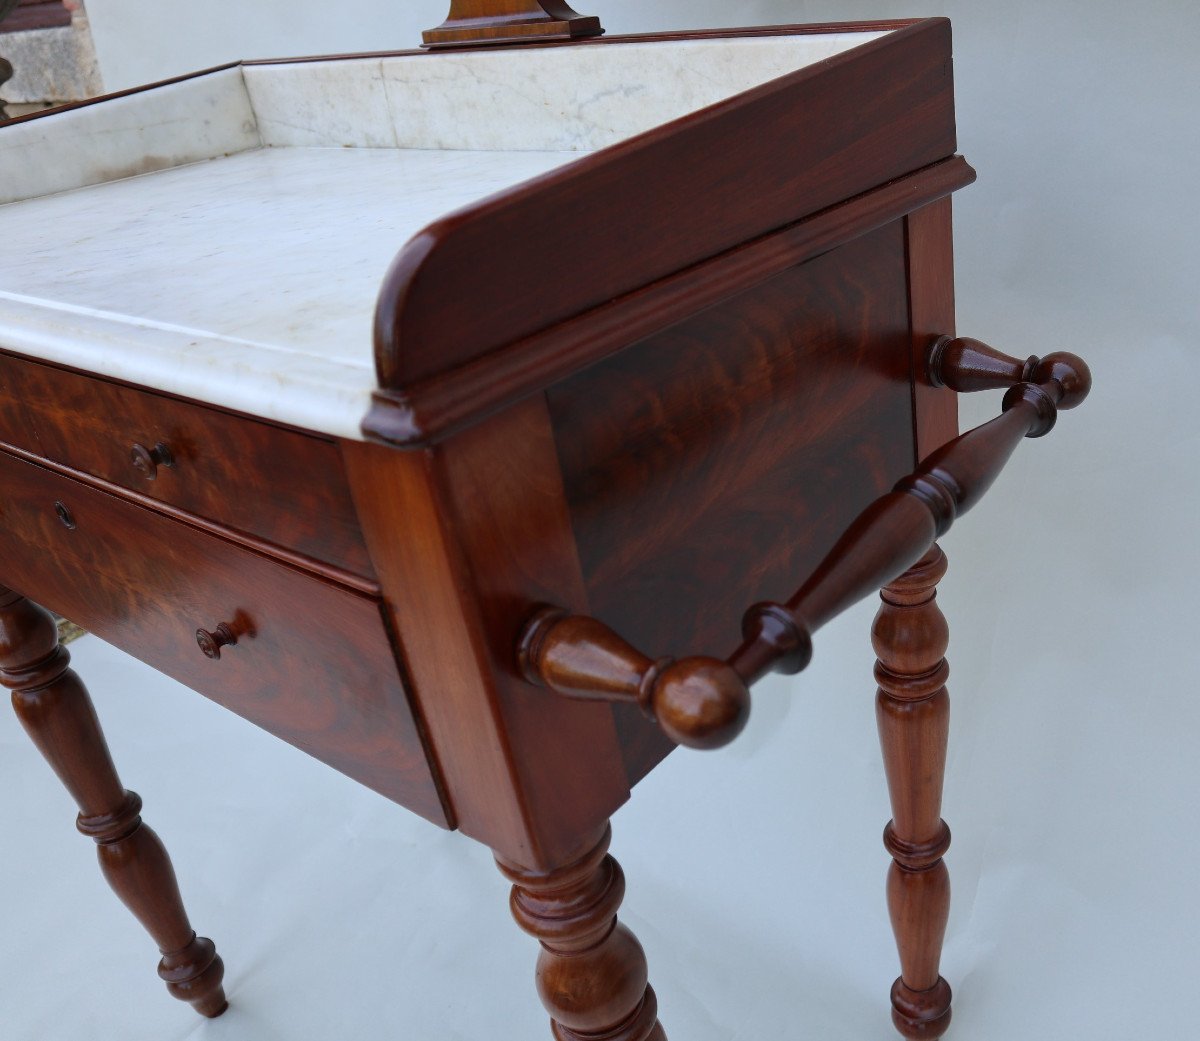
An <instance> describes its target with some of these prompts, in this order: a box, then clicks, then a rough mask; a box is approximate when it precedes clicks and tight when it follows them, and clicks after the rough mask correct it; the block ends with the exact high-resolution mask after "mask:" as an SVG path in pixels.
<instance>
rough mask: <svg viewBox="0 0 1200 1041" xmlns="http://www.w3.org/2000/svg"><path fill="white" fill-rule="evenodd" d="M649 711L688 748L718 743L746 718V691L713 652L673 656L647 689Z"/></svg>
mask: <svg viewBox="0 0 1200 1041" xmlns="http://www.w3.org/2000/svg"><path fill="white" fill-rule="evenodd" d="M647 707H648V708H649V710H650V713H651V714H652V715H653V716H654V718H655V719H656V720H657V721H658V725H659V726H660V727H662V729H663V732H664V733H665V734H666V735H667V737H669V738H670V739H671V740H672V741H674V742H676V743H677V744H680V745H686V746H687V747H689V748H720V747H721V746H722V745H727V744H729V742H730V741H732V740H733V739H734V738H735V737H737V736H738V734H740V733H741V732H742V730H743V728H744V727H745V726H746V721H747V720H748V719H749V718H750V692H749V691H748V690H747V689H746V684H745V683H744V682H743V681H742V678H741V676H739V675H738V674H737V673H736V672H735V671H734V670H733V669H732V668H730V667H729V666H728V665H727V664H726V663H725V662H723V661H719V660H717V659H716V658H685V659H684V660H683V661H677V662H672V663H671V664H670V665H668V666H667V667H666V668H664V669H663V670H662V671H661V672H660V673H659V674H658V676H657V677H656V679H655V681H654V683H653V686H652V687H651V690H650V695H649V705H648V706H647Z"/></svg>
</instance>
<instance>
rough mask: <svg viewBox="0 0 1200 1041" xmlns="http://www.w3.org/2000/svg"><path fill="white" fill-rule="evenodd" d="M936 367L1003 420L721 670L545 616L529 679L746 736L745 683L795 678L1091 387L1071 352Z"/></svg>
mask: <svg viewBox="0 0 1200 1041" xmlns="http://www.w3.org/2000/svg"><path fill="white" fill-rule="evenodd" d="M928 363H929V372H930V377H931V379H932V380H933V381H934V382H935V383H936V384H937V385H939V386H947V387H951V388H953V389H955V390H963V391H970V390H983V389H988V388H1000V387H1008V391H1007V393H1006V394H1005V395H1004V401H1003V406H1002V408H1003V411H1002V412H1001V414H1000V415H999V416H997V417H996V418H995V419H993V420H991V421H990V422H987V423H984V424H983V425H982V426H978V427H976V428H975V429H974V430H970V431H968V432H967V433H965V434H962V435H960V436H959V437H957V438H956V439H955V440H953V441H951V442H950V443H949V444H946V445H944V446H943V447H942V448H940V449H939V450H938V451H936V452H934V453H933V454H932V455H930V456H929V457H928V458H927V459H925V461H924V462H922V463H921V465H920V466H918V467H917V469H916V470H915V471H914V472H913V473H912V474H910V475H909V476H907V477H905V478H903V479H902V480H901V481H899V482H898V483H897V484H896V486H895V488H894V489H893V490H892V491H890V492H888V493H887V494H886V495H883V496H881V497H880V498H878V499H876V500H875V501H874V502H873V503H872V504H871V505H870V506H868V507H867V508H866V509H865V510H864V511H863V512H862V513H861V514H859V516H858V518H857V519H856V520H855V521H854V522H853V523H852V524H851V525H850V527H849V528H847V530H846V532H845V533H844V534H843V535H842V537H841V538H840V539H839V540H838V542H837V544H836V545H835V546H834V547H833V549H832V550H831V551H830V552H829V554H828V555H827V556H826V557H825V559H824V560H823V561H822V562H821V563H820V564H819V565H818V566H817V568H816V570H815V571H814V572H813V573H812V575H811V576H809V578H808V580H807V581H806V582H805V583H804V585H802V586H801V587H800V589H799V590H798V591H797V592H796V594H795V595H794V596H793V597H792V598H791V599H789V600H788V601H787V603H785V604H779V603H759V604H755V605H754V606H752V607H751V608H750V609H749V610H748V611H747V612H746V613H745V615H744V616H743V619H742V633H743V641H742V643H741V645H740V646H739V647H738V648H737V650H735V651H734V652H733V654H731V655H730V656H729V657H728V658H727V659H725V660H721V659H717V658H708V657H692V658H684V659H682V660H680V661H675V660H673V659H670V658H664V659H660V660H659V661H653V660H651V659H650V658H649V657H647V656H646V655H644V654H642V653H641V652H640V651H638V650H636V649H635V648H633V647H632V646H630V645H629V644H628V643H626V642H625V641H624V640H623V639H622V638H621V637H620V636H618V635H617V634H616V633H614V632H613V631H612V630H611V629H609V628H608V627H607V626H605V625H604V624H603V623H602V622H599V621H597V620H596V619H593V618H585V617H581V616H578V615H571V614H568V613H567V612H565V611H561V610H558V609H556V608H552V607H542V608H539V609H538V610H537V611H536V612H535V613H534V615H533V617H532V618H531V619H530V620H529V621H528V622H527V623H526V625H525V628H524V630H523V632H522V635H521V638H520V640H519V644H518V650H517V658H518V666H519V668H520V670H521V673H522V674H523V675H524V676H525V677H526V678H527V679H528V680H529V681H530V682H533V683H539V684H541V685H543V686H545V687H547V688H549V689H550V690H552V691H554V692H555V693H556V694H561V695H564V696H566V697H572V698H582V699H589V700H604V701H623V702H630V703H633V704H637V705H639V706H640V707H641V709H642V710H643V711H644V712H645V713H646V714H647V715H648V716H650V718H652V719H654V720H655V721H656V722H657V723H658V725H659V726H660V727H661V728H662V729H663V731H664V732H665V733H666V734H667V736H668V737H670V738H671V740H673V741H675V742H676V743H677V744H681V745H688V746H690V747H693V748H717V747H720V746H721V745H725V744H728V743H729V742H730V741H732V740H733V739H734V738H735V737H737V735H738V734H739V733H740V732H741V730H742V728H743V727H744V726H745V725H746V720H747V718H748V716H749V711H750V695H749V692H748V689H747V688H748V687H749V686H750V685H751V684H753V683H755V682H756V681H757V680H759V679H761V678H762V677H763V676H765V675H767V674H768V673H770V672H783V673H797V672H800V671H801V670H802V669H803V668H804V667H805V666H806V665H807V664H808V662H809V660H810V658H811V656H812V634H813V633H814V632H816V630H817V629H819V628H820V627H821V626H823V625H824V624H825V623H826V622H829V621H830V620H831V619H833V618H834V617H836V616H837V615H839V614H841V613H842V612H843V611H845V610H846V609H847V608H849V607H850V606H852V605H853V604H855V603H857V602H858V601H859V600H861V599H863V598H864V597H866V596H869V595H871V594H872V593H874V592H876V591H878V590H879V589H880V588H881V587H883V586H886V585H887V584H888V583H889V582H892V581H893V580H895V579H896V578H897V576H899V575H901V574H903V573H904V572H905V571H907V570H908V569H909V568H910V567H912V566H913V565H914V564H916V563H917V562H918V561H920V560H921V559H922V557H923V556H924V555H925V554H926V552H927V551H928V550H929V549H930V548H931V547H932V546H933V544H934V542H935V540H936V539H938V538H940V537H941V536H942V535H944V534H945V533H946V532H947V531H948V530H949V529H950V526H951V525H952V524H953V523H954V520H955V519H956V518H957V517H958V516H960V515H961V514H963V513H966V512H967V510H969V509H971V507H972V506H974V505H975V504H976V503H977V502H979V500H980V499H981V498H982V497H983V495H984V493H985V492H986V491H987V490H988V488H989V487H990V486H991V485H992V483H993V481H995V479H996V477H997V476H999V474H1000V471H1001V470H1002V469H1003V468H1004V464H1005V463H1006V462H1007V461H1008V459H1009V457H1010V456H1011V455H1012V453H1013V450H1014V449H1015V448H1016V446H1017V445H1018V444H1019V443H1020V442H1021V440H1022V439H1023V438H1026V437H1041V436H1042V435H1043V434H1046V433H1048V432H1049V431H1050V429H1051V428H1052V427H1053V426H1054V422H1055V419H1056V417H1057V415H1058V410H1059V409H1070V408H1075V407H1076V406H1077V405H1079V404H1080V403H1081V402H1082V401H1083V400H1084V398H1085V397H1087V394H1088V391H1089V390H1090V389H1091V373H1090V372H1089V371H1088V367H1087V365H1086V364H1085V363H1084V362H1083V361H1082V360H1081V359H1079V358H1077V357H1076V356H1075V355H1073V354H1065V353H1059V354H1051V355H1048V356H1046V357H1045V358H1042V359H1038V358H1031V359H1029V360H1028V361H1026V362H1021V361H1019V360H1017V359H1015V358H1010V357H1008V356H1007V355H1003V354H1001V353H1000V352H999V351H995V350H993V349H992V348H991V347H988V346H987V345H986V344H982V343H980V342H979V341H977V340H968V339H959V340H951V339H948V338H946V337H942V338H940V339H938V340H937V341H936V342H935V343H934V344H933V345H932V348H931V350H930V354H929V359H928ZM1035 381H1036V382H1035Z"/></svg>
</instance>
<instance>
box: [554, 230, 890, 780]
mask: <svg viewBox="0 0 1200 1041" xmlns="http://www.w3.org/2000/svg"><path fill="white" fill-rule="evenodd" d="M903 247H904V242H903V234H902V229H901V226H900V224H899V223H898V222H895V223H893V224H891V225H889V226H887V227H885V228H882V229H879V230H877V231H874V232H872V233H871V234H869V235H865V236H862V237H861V238H859V239H857V240H855V241H854V242H852V243H850V244H849V245H846V246H843V247H841V248H840V249H838V250H835V251H833V252H831V253H828V254H825V255H824V256H822V257H819V258H817V259H816V260H813V261H811V262H809V263H807V264H804V265H802V266H799V267H796V268H793V269H791V270H790V271H788V272H785V273H784V274H782V275H780V276H778V277H776V278H775V279H773V280H770V281H768V282H766V283H764V284H763V285H761V286H759V287H757V288H756V289H754V290H752V291H750V292H748V293H745V294H741V295H739V296H738V297H736V298H735V299H733V300H730V301H729V302H727V303H726V304H724V305H722V306H721V307H717V308H712V309H710V310H708V311H706V312H704V313H702V314H700V315H697V316H695V317H694V318H692V319H690V320H689V321H687V322H683V323H680V324H678V325H677V326H675V327H674V328H673V329H671V330H668V331H667V332H665V333H662V334H660V335H658V336H655V337H651V338H649V339H647V340H646V341H644V342H643V343H642V344H640V345H638V346H637V347H634V348H632V349H630V350H628V351H625V352H623V353H622V354H620V355H618V356H616V357H614V358H611V359H609V360H608V361H606V362H603V363H601V364H599V365H596V366H594V367H593V368H591V369H589V370H588V371H587V372H584V373H581V374H580V375H579V376H577V377H575V378H573V379H570V380H567V381H565V382H563V383H561V384H560V385H559V386H557V387H555V388H553V389H552V390H551V391H550V393H549V395H548V400H549V402H550V409H551V415H552V416H553V420H554V427H555V437H556V440H557V443H558V452H559V457H560V459H561V460H562V469H563V475H564V482H565V486H566V493H567V499H568V502H569V503H570V507H571V523H572V526H573V529H574V532H575V535H576V538H577V540H578V545H579V555H580V560H581V563H582V565H583V572H584V577H585V581H586V583H587V596H588V600H589V601H590V602H591V612H590V613H591V614H592V616H593V617H595V618H597V619H599V620H600V621H602V622H604V623H605V624H606V625H608V626H609V627H610V628H612V629H613V630H615V631H616V632H618V633H620V634H621V635H622V636H623V637H625V638H626V639H628V640H629V641H630V642H632V643H633V644H634V645H635V646H637V647H638V648H640V649H641V650H642V651H644V652H645V653H646V654H648V655H649V656H650V657H651V658H658V657H662V656H664V655H668V654H670V655H675V656H678V657H685V656H688V655H694V654H710V653H712V652H713V650H714V648H720V649H721V650H722V651H723V650H724V649H726V648H728V647H729V646H730V644H731V643H732V642H733V641H734V639H736V636H737V634H738V633H739V632H740V631H741V629H740V621H741V613H742V611H743V610H744V609H745V608H746V606H747V605H748V604H751V603H754V602H755V601H758V600H763V599H777V598H783V597H786V596H787V595H788V594H789V593H790V592H791V591H792V589H794V586H795V582H796V580H797V578H798V577H799V576H803V575H805V574H808V573H809V572H810V571H811V570H812V569H813V568H814V567H815V566H816V564H817V562H818V561H819V560H820V558H821V556H822V554H823V553H824V552H825V551H826V550H827V549H828V548H829V547H830V546H832V545H833V543H834V541H835V540H836V539H837V537H838V536H839V535H840V534H841V533H842V531H843V530H844V529H845V527H846V526H847V525H848V524H849V523H850V521H851V520H852V519H853V517H854V515H855V514H856V513H857V512H858V511H859V510H860V509H862V508H863V507H864V506H866V505H867V504H868V503H869V502H871V501H872V500H873V499H874V498H875V497H876V496H877V495H879V494H880V493H882V492H884V491H886V490H887V489H888V488H889V487H890V486H891V485H892V484H893V483H894V482H895V481H896V480H897V479H898V478H899V477H901V476H902V475H904V474H905V473H907V472H908V471H909V470H910V469H911V466H912V463H911V454H912V414H911V406H912V400H911V390H910V386H909V358H908V354H909V342H910V334H909V325H908V303H907V298H906V286H905V277H904V248H903ZM550 602H555V601H553V600H551V601H550ZM559 606H564V607H566V606H570V605H568V604H563V603H559ZM614 712H615V713H616V716H617V719H618V725H619V726H620V728H621V734H622V741H623V743H624V745H625V754H626V763H627V767H628V769H629V775H630V781H631V783H633V782H636V781H637V780H638V779H640V778H641V777H642V776H644V775H645V773H646V772H648V771H649V769H650V768H651V767H652V766H653V765H654V763H656V762H658V761H659V760H660V759H661V758H662V757H663V756H664V755H666V754H667V752H669V751H670V750H671V748H673V747H674V746H673V745H672V744H671V743H670V742H668V741H667V740H666V739H665V738H664V737H663V736H662V735H661V733H660V732H659V731H658V729H657V728H656V727H655V726H654V725H653V724H652V723H651V722H650V721H649V720H647V719H646V718H645V717H644V716H643V715H642V713H641V712H640V711H638V710H637V709H628V708H622V707H619V706H618V707H616V708H615V709H614Z"/></svg>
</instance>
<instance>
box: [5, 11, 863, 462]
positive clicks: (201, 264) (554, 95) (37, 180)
mask: <svg viewBox="0 0 1200 1041" xmlns="http://www.w3.org/2000/svg"><path fill="white" fill-rule="evenodd" d="M879 35H880V34H879V33H835V34H825V35H801V36H780V37H765V38H741V39H730V40H705V41H689V42H683V43H671V44H662V43H632V44H622V45H617V46H597V47H580V48H545V49H535V50H531V51H527V52H521V51H517V50H506V51H503V52H470V53H467V52H463V53H457V54H443V55H417V56H407V57H404V56H401V57H393V58H378V57H376V58H364V59H346V60H337V61H323V62H296V63H291V64H279V65H247V66H244V67H237V68H232V69H228V70H224V71H221V72H218V73H213V74H209V75H206V76H201V77H196V78H193V79H190V80H186V81H183V82H180V83H175V84H170V85H166V86H163V87H159V88H155V89H154V90H150V91H144V92H141V93H136V94H132V95H129V96H126V97H121V98H116V99H112V100H109V101H105V102H102V103H100V104H97V105H92V106H88V107H85V108H81V109H76V110H72V111H68V112H64V113H61V114H56V115H51V116H48V117H45V118H42V119H37V120H32V121H30V122H26V123H21V124H14V125H12V126H10V127H0V347H6V348H8V349H12V350H16V351H19V352H21V353H25V354H29V355H32V356H35V357H39V358H44V359H46V360H50V361H55V362H59V363H62V364H66V365H70V366H73V367H76V368H80V369H83V370H86V371H92V372H97V373H101V374H104V375H108V376H113V377H117V378H120V379H125V380H129V381H130V382H133V383H137V384H141V385H144V386H149V387H154V388H157V389H161V390H165V391H170V392H174V393H177V394H181V395H184V396H186V397H191V398H196V399H198V400H202V401H208V402H211V403H213V404H217V405H222V406H225V407H229V408H234V409H238V410H240V411H243V412H248V413H250V414H253V415H258V416H262V417H264V418H268V419H275V420H279V421H281V422H286V423H291V424H294V425H296V426H300V427H304V428H307V429H312V430H317V431H321V432H324V433H329V434H335V435H338V436H342V437H350V438H358V437H361V433H360V431H359V424H360V423H361V421H362V419H363V417H364V416H365V414H366V412H367V409H368V407H369V404H370V395H371V392H372V390H373V389H374V388H375V371H374V360H373V351H372V336H371V328H372V320H373V314H374V308H375V301H376V297H377V294H378V291H379V287H380V283H381V280H382V278H383V275H384V272H385V271H386V270H387V267H388V265H389V263H390V262H391V260H392V258H393V257H394V256H395V255H396V253H397V252H398V251H399V249H400V248H401V247H402V246H403V245H404V243H405V242H406V241H407V240H408V239H409V238H411V237H412V236H413V235H414V234H415V233H417V232H418V231H420V230H421V229H422V228H423V227H425V226H426V225H428V224H429V223H431V222H432V221H433V220H435V219H437V218H438V217H441V216H443V215H445V214H446V213H448V212H450V211H452V210H455V209H459V208H461V207H463V206H466V205H469V204H471V203H473V202H475V201H477V200H479V199H481V198H483V197H485V196H487V195H490V194H492V193H494V192H496V191H499V190H502V189H504V188H507V187H510V186H512V185H514V184H517V183H520V182H522V181H525V180H527V179H529V178H531V177H535V176H537V175H539V174H542V173H545V172H546V171H548V170H551V169H553V168H555V167H557V166H560V165H562V164H564V163H567V162H570V161H572V160H574V159H577V158H579V157H580V155H581V154H584V153H587V152H589V151H592V150H595V149H600V148H604V147H607V146H609V145H611V144H614V143H616V142H618V141H620V140H623V139H625V138H628V137H630V136H632V135H634V134H637V133H639V132H641V131H643V130H646V129H649V128H651V127H654V126H657V125H659V124H661V123H663V122H667V121H669V120H671V119H673V118H677V117H679V116H681V115H684V114H686V113H688V112H691V111H694V110H696V109H698V108H702V107H704V106H706V105H709V104H713V103H715V102H717V101H720V100H722V99H723V98H726V97H729V96H731V95H732V94H735V93H738V92H740V91H742V90H746V89H748V88H750V87H753V86H756V85H758V84H759V83H762V82H765V81H767V80H770V79H773V78H776V77H778V76H780V75H783V74H785V73H787V72H789V71H792V70H794V69H797V68H801V67H804V66H805V65H808V64H812V63H813V62H816V61H820V60H823V59H825V58H827V57H830V56H831V55H833V54H836V53H839V52H840V51H844V50H847V49H849V48H850V47H853V46H857V45H859V44H862V43H865V42H867V41H868V40H871V39H875V38H876V37H877V36H879Z"/></svg>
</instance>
